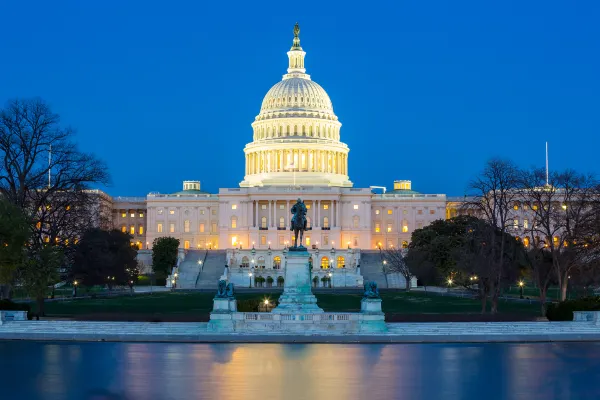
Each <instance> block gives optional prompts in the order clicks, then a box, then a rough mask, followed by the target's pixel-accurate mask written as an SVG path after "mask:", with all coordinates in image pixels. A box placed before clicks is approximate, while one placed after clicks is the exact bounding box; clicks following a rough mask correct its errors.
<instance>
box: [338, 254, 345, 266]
mask: <svg viewBox="0 0 600 400" xmlns="http://www.w3.org/2000/svg"><path fill="white" fill-rule="evenodd" d="M345 266H346V259H344V256H338V258H337V267H338V268H344V267H345Z"/></svg>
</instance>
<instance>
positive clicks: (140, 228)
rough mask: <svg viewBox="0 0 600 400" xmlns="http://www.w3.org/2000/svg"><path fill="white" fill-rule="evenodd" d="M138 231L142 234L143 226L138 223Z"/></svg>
mask: <svg viewBox="0 0 600 400" xmlns="http://www.w3.org/2000/svg"><path fill="white" fill-rule="evenodd" d="M138 232H139V233H140V235H143V234H144V227H143V226H142V225H140V227H139V229H138Z"/></svg>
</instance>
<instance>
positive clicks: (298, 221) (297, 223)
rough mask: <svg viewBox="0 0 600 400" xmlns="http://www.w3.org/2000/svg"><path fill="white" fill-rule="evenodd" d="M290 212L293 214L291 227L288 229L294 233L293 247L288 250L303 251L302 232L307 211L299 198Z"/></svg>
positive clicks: (304, 227)
mask: <svg viewBox="0 0 600 400" xmlns="http://www.w3.org/2000/svg"><path fill="white" fill-rule="evenodd" d="M290 211H291V213H292V214H294V216H293V217H292V226H291V227H290V230H291V231H293V232H294V247H292V248H290V250H300V249H302V250H304V249H306V248H305V247H304V246H302V238H303V237H304V231H305V230H306V211H307V210H306V206H305V205H304V202H303V201H302V199H300V198H299V199H298V201H297V202H296V204H294V205H293V206H292V208H291V210H290ZM298 234H300V246H298Z"/></svg>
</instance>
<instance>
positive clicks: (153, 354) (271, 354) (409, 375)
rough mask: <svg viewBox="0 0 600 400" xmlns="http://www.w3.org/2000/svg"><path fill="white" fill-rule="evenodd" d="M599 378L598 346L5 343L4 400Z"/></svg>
mask: <svg viewBox="0 0 600 400" xmlns="http://www.w3.org/2000/svg"><path fill="white" fill-rule="evenodd" d="M599 377H600V344H596V343H564V344H551V343H544V344H527V343H524V344H481V345H474V344H469V345H467V344H464V345H450V344H448V345H440V344H438V345H426V344H422V345H421V344H414V345H379V344H364V345H359V344H339V345H338V344H336V345H334V344H309V345H304V344H165V343H153V344H142V343H60V344H57V343H35V342H0V388H2V390H3V392H2V396H1V398H2V400H5V399H6V400H10V399H43V400H55V399H67V400H71V399H73V400H75V399H77V400H80V399H86V398H90V397H89V394H90V393H91V391H92V390H96V389H106V390H109V391H110V392H112V393H116V394H118V395H119V396H120V397H121V398H123V399H129V400H137V399H140V400H142V399H152V400H154V399H156V400H161V399H186V400H187V399H202V398H218V399H221V400H233V399H236V400H238V399H249V400H252V399H261V400H268V399H283V398H285V399H314V400H320V399H327V400H332V399H471V398H473V399H483V398H485V399H502V400H504V399H552V398H560V399H563V398H564V399H587V398H590V399H597V398H600V389H597V387H598V386H597V382H598V378H599ZM86 394H88V395H86Z"/></svg>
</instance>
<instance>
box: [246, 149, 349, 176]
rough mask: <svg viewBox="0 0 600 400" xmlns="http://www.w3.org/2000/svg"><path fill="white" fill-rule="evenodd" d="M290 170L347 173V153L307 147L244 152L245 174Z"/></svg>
mask: <svg viewBox="0 0 600 400" xmlns="http://www.w3.org/2000/svg"><path fill="white" fill-rule="evenodd" d="M292 171H295V172H323V173H332V174H342V175H348V155H347V154H345V153H342V152H339V151H329V150H308V149H302V150H265V151H257V152H254V153H250V154H246V175H252V174H262V173H267V172H292Z"/></svg>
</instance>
